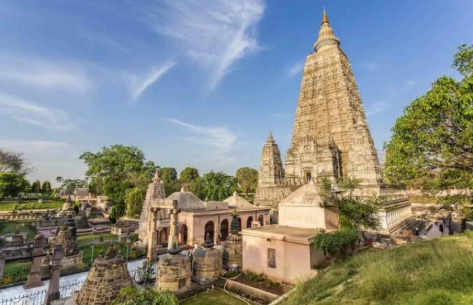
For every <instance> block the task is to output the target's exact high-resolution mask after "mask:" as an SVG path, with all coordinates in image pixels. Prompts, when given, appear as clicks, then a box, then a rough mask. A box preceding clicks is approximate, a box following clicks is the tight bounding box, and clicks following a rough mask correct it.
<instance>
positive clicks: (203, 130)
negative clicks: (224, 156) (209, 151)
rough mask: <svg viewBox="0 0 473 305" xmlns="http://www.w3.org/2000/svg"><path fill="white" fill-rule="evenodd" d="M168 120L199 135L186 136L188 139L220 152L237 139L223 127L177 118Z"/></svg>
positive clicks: (225, 151)
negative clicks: (197, 123)
mask: <svg viewBox="0 0 473 305" xmlns="http://www.w3.org/2000/svg"><path fill="white" fill-rule="evenodd" d="M168 121H169V122H171V123H173V124H176V125H179V126H181V127H184V128H185V129H186V130H187V131H189V132H191V133H193V134H194V135H196V136H199V137H192V138H188V139H189V140H192V141H196V142H199V143H204V144H206V145H210V146H213V147H215V148H218V149H219V150H220V152H221V153H227V152H229V151H230V150H231V149H232V147H233V145H234V144H235V142H236V140H237V136H236V135H235V134H233V133H232V132H231V131H230V130H228V129H227V128H225V127H204V126H198V125H193V124H189V123H186V122H183V121H181V120H177V119H168Z"/></svg>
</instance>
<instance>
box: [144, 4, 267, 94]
mask: <svg viewBox="0 0 473 305" xmlns="http://www.w3.org/2000/svg"><path fill="white" fill-rule="evenodd" d="M264 9H265V4H264V1H263V0H239V1H226V0H207V1H201V0H181V1H175V0H164V1H161V2H159V3H156V5H155V6H154V7H152V8H148V10H147V13H148V16H147V20H148V21H149V22H150V24H151V25H152V26H153V28H154V29H155V30H156V31H157V32H158V33H160V34H163V35H166V36H168V37H170V38H172V39H174V40H176V41H177V42H178V45H179V47H180V49H181V50H182V52H183V53H184V54H185V55H186V56H188V57H189V58H191V59H192V60H194V61H195V62H197V63H198V64H200V65H202V66H203V67H204V68H205V69H208V70H209V71H210V73H211V78H210V84H209V85H210V88H211V89H213V88H215V86H216V85H217V84H218V83H219V82H220V81H221V80H222V79H223V78H224V77H225V75H226V74H227V73H228V72H229V71H230V68H231V67H232V65H233V64H234V63H235V61H237V60H238V59H240V58H243V57H245V56H247V55H248V54H251V53H254V52H256V51H257V50H258V47H259V46H258V42H257V39H256V32H255V27H256V25H257V24H258V23H259V21H260V20H261V18H262V16H263V13H264Z"/></svg>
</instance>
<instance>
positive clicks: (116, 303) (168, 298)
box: [110, 287, 179, 305]
mask: <svg viewBox="0 0 473 305" xmlns="http://www.w3.org/2000/svg"><path fill="white" fill-rule="evenodd" d="M110 304H111V305H178V304H179V301H178V299H177V298H176V296H175V295H174V294H172V293H171V292H168V291H164V292H158V291H157V290H155V289H144V290H138V289H137V288H135V287H126V288H122V289H121V290H120V292H119V293H118V296H117V297H116V298H115V299H114V300H113V301H112V302H111V303H110Z"/></svg>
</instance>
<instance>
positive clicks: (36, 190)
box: [31, 180, 41, 193]
mask: <svg viewBox="0 0 473 305" xmlns="http://www.w3.org/2000/svg"><path fill="white" fill-rule="evenodd" d="M31 192H32V193H41V181H39V180H36V181H35V182H33V184H32V185H31Z"/></svg>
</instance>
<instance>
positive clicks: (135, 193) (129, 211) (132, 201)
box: [125, 187, 145, 218]
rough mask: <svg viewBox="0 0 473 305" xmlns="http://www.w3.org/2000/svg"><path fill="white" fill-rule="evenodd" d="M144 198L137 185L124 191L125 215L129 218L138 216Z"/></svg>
mask: <svg viewBox="0 0 473 305" xmlns="http://www.w3.org/2000/svg"><path fill="white" fill-rule="evenodd" d="M144 200H145V196H144V192H143V190H142V189H140V188H139V187H134V188H132V189H128V190H127V191H126V196H125V203H126V216H128V217H131V218H136V217H137V216H138V217H139V215H140V213H141V209H142V208H143V201H144Z"/></svg>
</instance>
